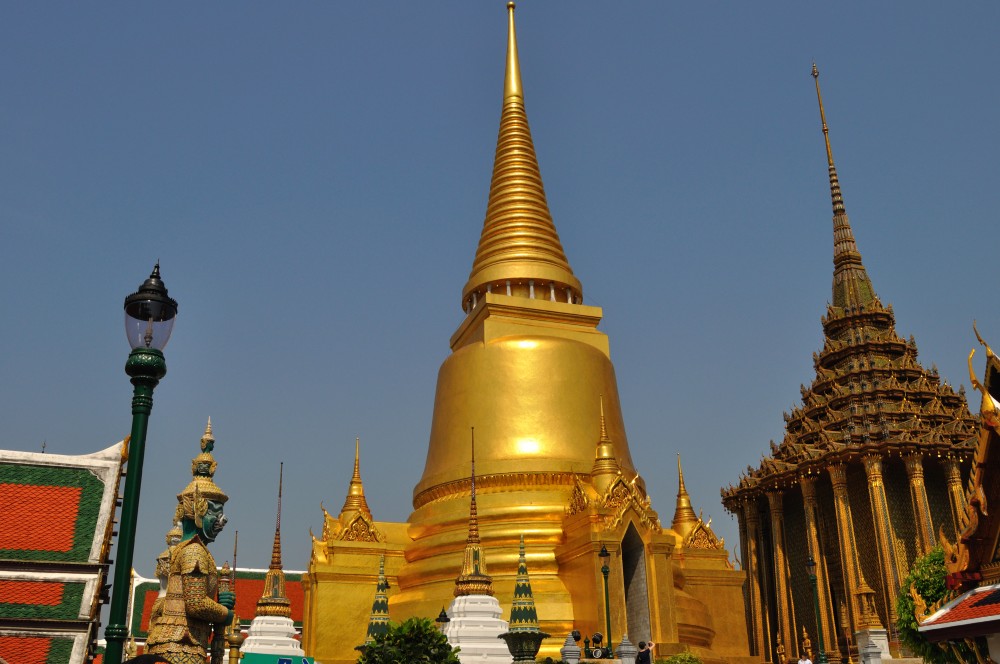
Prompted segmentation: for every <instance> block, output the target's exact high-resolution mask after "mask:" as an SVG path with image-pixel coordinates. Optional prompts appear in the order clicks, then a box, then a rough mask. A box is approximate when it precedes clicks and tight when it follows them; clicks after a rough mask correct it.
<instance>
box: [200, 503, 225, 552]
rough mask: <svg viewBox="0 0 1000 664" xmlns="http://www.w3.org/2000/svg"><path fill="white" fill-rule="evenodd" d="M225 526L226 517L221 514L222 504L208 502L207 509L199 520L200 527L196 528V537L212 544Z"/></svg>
mask: <svg viewBox="0 0 1000 664" xmlns="http://www.w3.org/2000/svg"><path fill="white" fill-rule="evenodd" d="M225 525H226V515H225V514H223V513H222V503H220V502H216V501H214V500H209V501H208V509H207V510H206V511H205V515H204V516H203V517H202V518H201V525H200V526H197V528H198V536H199V537H201V539H202V541H203V542H205V543H208V542H214V541H215V538H216V537H218V536H219V533H221V532H222V529H223V528H224V527H225Z"/></svg>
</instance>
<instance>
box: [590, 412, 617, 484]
mask: <svg viewBox="0 0 1000 664" xmlns="http://www.w3.org/2000/svg"><path fill="white" fill-rule="evenodd" d="M600 404H601V434H600V437H599V438H598V439H597V451H596V452H595V454H594V465H593V466H592V467H591V469H590V476H591V478H592V481H593V483H594V488H595V489H596V490H597V492H598V493H599V494H601V495H604V493H605V492H606V491H607V490H608V487H610V486H611V483H612V481H614V479H615V478H616V477H618V475H619V474H620V473H621V466H619V465H618V459H616V458H615V446H614V443H613V442H612V440H611V438H610V437H609V436H608V426H607V422H606V421H605V418H604V396H603V395H602V396H601V398H600Z"/></svg>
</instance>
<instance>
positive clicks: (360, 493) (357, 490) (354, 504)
mask: <svg viewBox="0 0 1000 664" xmlns="http://www.w3.org/2000/svg"><path fill="white" fill-rule="evenodd" d="M360 452H361V438H355V439H354V474H353V475H351V485H350V486H349V487H348V489H347V498H345V499H344V506H343V507H342V508H341V509H340V513H341V514H343V513H344V512H362V513H363V514H365V516H367V517H369V518H370V517H371V514H372V513H371V510H370V509H368V501H367V500H365V487H364V485H363V484H362V483H361V463H360V459H361V454H360Z"/></svg>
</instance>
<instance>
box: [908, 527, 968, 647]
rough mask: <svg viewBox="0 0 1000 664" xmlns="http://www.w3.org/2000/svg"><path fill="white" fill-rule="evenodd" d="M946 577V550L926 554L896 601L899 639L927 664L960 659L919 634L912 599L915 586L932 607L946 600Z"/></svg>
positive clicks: (911, 573)
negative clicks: (912, 590)
mask: <svg viewBox="0 0 1000 664" xmlns="http://www.w3.org/2000/svg"><path fill="white" fill-rule="evenodd" d="M946 574H947V571H946V569H945V566H944V551H943V550H942V549H941V547H935V548H933V549H931V550H930V551H929V552H928V553H927V555H925V556H922V557H920V558H917V559H916V560H914V561H913V568H912V569H911V570H910V574H909V575H908V576H907V577H906V578H905V579H904V580H903V586H902V588H900V590H899V598H898V599H897V600H896V615H897V616H899V619H898V620H897V622H896V628H897V629H898V630H899V639H900V641H902V642H903V645H905V646H906V647H907V648H909V649H910V650H911V651H912V652H913V654H914V655H916V656H917V657H923V659H924V661H925V662H927V664H952V663H957V660H956V659H955V657H954V655H952V653H951V652H950V651H946V650H944V649H942V648H941V647H939V646H937V645H936V644H934V643H931V642H930V641H928V640H927V639H926V638H924V636H923V635H922V634H921V633H920V632H918V631H917V619H916V617H915V615H914V611H915V606H914V604H913V598H912V597H911V596H910V586H911V585H912V586H913V587H914V588H915V589H916V591H917V593H918V594H919V595H920V597H921V598H923V600H924V602H925V603H926V604H927V606H930V605H932V604H934V603H935V602H937V601H938V600H940V599H941V598H942V597H944V595H945V593H946V592H947V587H946V586H945V581H944V577H945V575H946Z"/></svg>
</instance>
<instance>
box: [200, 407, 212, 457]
mask: <svg viewBox="0 0 1000 664" xmlns="http://www.w3.org/2000/svg"><path fill="white" fill-rule="evenodd" d="M209 441H211V442H213V443H214V442H215V436H213V435H212V417H211V416H209V418H208V424H206V425H205V433H204V434H202V436H201V450H202V452H204V451H205V447H206V446H207V444H208V442H209Z"/></svg>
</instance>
